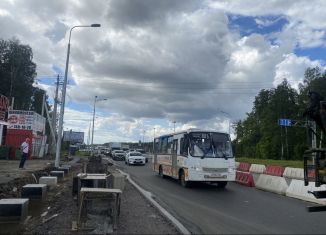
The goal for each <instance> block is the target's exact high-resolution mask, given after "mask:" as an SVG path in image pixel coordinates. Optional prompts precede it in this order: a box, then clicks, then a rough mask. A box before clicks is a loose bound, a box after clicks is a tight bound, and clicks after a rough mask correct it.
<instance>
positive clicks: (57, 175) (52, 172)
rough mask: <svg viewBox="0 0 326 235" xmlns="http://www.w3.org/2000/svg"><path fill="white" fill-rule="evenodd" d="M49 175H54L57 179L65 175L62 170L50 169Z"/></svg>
mask: <svg viewBox="0 0 326 235" xmlns="http://www.w3.org/2000/svg"><path fill="white" fill-rule="evenodd" d="M50 176H56V177H57V178H58V180H62V179H63V178H64V177H65V172H64V171H50Z"/></svg>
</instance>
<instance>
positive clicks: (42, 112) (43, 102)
mask: <svg viewBox="0 0 326 235" xmlns="http://www.w3.org/2000/svg"><path fill="white" fill-rule="evenodd" d="M44 105H45V92H44V93H43V98H42V111H41V116H42V117H43V116H44Z"/></svg>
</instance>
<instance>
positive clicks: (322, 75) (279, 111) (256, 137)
mask: <svg viewBox="0 0 326 235" xmlns="http://www.w3.org/2000/svg"><path fill="white" fill-rule="evenodd" d="M304 78H305V79H304V82H303V83H301V84H299V89H298V90H296V89H294V88H292V87H291V86H290V84H289V83H288V81H287V80H286V79H284V80H283V82H282V83H281V84H279V85H278V86H277V87H276V88H272V89H263V90H261V91H260V92H259V94H258V95H257V96H256V97H255V100H254V102H253V108H252V110H251V112H249V113H247V114H246V118H245V119H244V120H240V121H237V122H236V123H235V125H234V128H235V134H236V139H235V140H234V141H233V145H234V148H235V155H236V156H237V157H248V158H261V159H284V160H298V159H302V156H303V152H304V150H306V149H307V148H308V147H309V145H310V142H309V141H310V138H309V135H310V134H309V132H307V128H306V127H305V125H306V121H307V118H306V117H304V116H303V113H304V111H305V110H306V108H307V103H308V100H309V97H308V92H309V91H315V92H318V93H319V94H320V95H321V96H323V97H324V98H325V97H326V72H325V71H324V72H322V71H321V69H320V68H319V67H315V68H308V69H307V70H306V71H305V74H304ZM279 119H291V120H292V126H289V127H284V126H280V125H279V123H278V120H279ZM317 133H320V130H319V128H318V127H317ZM324 138H325V137H324ZM317 143H319V139H317Z"/></svg>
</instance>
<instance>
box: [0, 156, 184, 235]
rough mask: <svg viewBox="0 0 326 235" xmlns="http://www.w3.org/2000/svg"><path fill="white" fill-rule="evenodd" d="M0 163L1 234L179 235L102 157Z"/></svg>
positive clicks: (6, 161) (114, 167)
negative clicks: (54, 161) (58, 165)
mask: <svg viewBox="0 0 326 235" xmlns="http://www.w3.org/2000/svg"><path fill="white" fill-rule="evenodd" d="M69 160H70V161H68V159H66V161H61V162H60V167H58V168H55V167H54V164H53V162H51V161H50V160H28V161H27V162H26V165H25V167H26V169H25V170H20V169H18V165H19V161H16V160H1V161H0V228H1V229H0V234H178V233H179V231H178V230H177V229H176V228H175V227H174V225H172V224H171V223H170V222H169V221H168V220H167V219H166V218H165V217H164V216H163V215H162V214H161V213H160V212H159V211H158V210H157V209H156V208H155V207H154V206H153V205H152V204H151V203H150V202H149V201H147V199H146V198H145V197H143V195H142V194H141V193H140V192H139V191H138V190H137V189H136V188H135V187H134V186H133V185H132V184H131V183H129V182H128V180H126V177H125V175H124V174H122V173H121V172H120V171H119V170H118V169H117V168H116V166H114V165H113V162H112V161H111V160H110V159H108V158H104V157H102V156H100V155H98V156H93V157H83V158H80V157H72V158H70V159H69Z"/></svg>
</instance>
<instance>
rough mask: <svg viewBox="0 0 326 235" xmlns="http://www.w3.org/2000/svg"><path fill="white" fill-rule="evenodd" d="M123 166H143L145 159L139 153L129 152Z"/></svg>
mask: <svg viewBox="0 0 326 235" xmlns="http://www.w3.org/2000/svg"><path fill="white" fill-rule="evenodd" d="M125 164H128V165H136V164H140V165H145V164H146V158H145V157H144V156H143V155H142V154H141V153H140V152H129V153H128V154H127V156H126V160H125Z"/></svg>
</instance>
